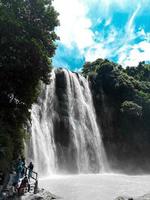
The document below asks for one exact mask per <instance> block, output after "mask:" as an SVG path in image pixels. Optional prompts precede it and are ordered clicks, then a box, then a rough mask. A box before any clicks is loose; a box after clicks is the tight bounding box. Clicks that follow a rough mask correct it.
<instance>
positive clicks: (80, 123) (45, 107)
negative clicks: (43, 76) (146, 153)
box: [26, 69, 150, 200]
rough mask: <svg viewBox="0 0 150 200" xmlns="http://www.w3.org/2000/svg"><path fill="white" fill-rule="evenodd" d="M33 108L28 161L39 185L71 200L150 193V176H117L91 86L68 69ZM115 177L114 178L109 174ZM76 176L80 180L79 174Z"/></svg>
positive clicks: (44, 88) (53, 78)
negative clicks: (114, 172)
mask: <svg viewBox="0 0 150 200" xmlns="http://www.w3.org/2000/svg"><path fill="white" fill-rule="evenodd" d="M41 87H42V91H41V94H40V96H39V98H38V103H37V104H34V105H33V108H32V113H31V114H32V115H31V118H32V127H31V137H30V141H29V143H28V144H27V148H26V157H27V162H30V161H33V163H34V170H35V171H37V172H38V173H39V176H40V177H42V178H40V181H39V186H40V187H41V188H45V189H47V190H49V191H50V192H52V193H53V194H56V195H58V196H60V197H62V198H63V199H65V200H88V199H94V200H99V199H101V200H112V199H115V198H116V197H117V196H120V195H125V196H128V195H129V196H132V197H134V196H140V195H143V194H145V193H148V192H149V184H150V176H127V175H121V174H120V175H119V174H111V173H110V172H112V171H111V169H110V167H109V162H108V161H107V157H106V154H105V149H104V147H103V143H102V139H101V131H100V127H99V126H98V124H97V121H96V114H95V109H94V106H93V101H92V95H91V91H90V87H89V83H88V81H87V80H86V79H85V78H84V77H82V76H81V75H79V74H77V73H73V72H70V71H68V70H65V69H57V70H55V71H53V72H52V75H51V81H50V85H42V86H41ZM108 172H109V174H108ZM73 174H74V175H73Z"/></svg>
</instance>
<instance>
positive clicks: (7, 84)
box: [0, 0, 59, 157]
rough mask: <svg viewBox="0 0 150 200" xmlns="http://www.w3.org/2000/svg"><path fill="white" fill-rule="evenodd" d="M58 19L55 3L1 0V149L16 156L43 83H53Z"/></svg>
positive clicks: (33, 0)
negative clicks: (51, 73) (51, 75)
mask: <svg viewBox="0 0 150 200" xmlns="http://www.w3.org/2000/svg"><path fill="white" fill-rule="evenodd" d="M57 16H58V13H57V12H56V11H55V10H54V8H53V6H52V2H51V0H0V137H1V140H0V141H1V144H0V148H1V149H7V150H6V151H8V149H11V152H13V153H14V152H15V153H14V154H16V151H17V152H19V151H20V150H21V149H22V144H21V140H22V135H23V131H21V130H22V126H23V124H24V123H26V121H27V119H29V118H30V112H29V109H30V108H31V105H32V104H33V102H34V101H35V100H36V98H37V94H38V84H39V81H43V82H44V83H48V82H49V73H50V70H51V68H52V64H51V63H52V62H51V58H52V56H53V55H54V53H55V49H56V45H55V40H56V39H58V37H57V35H56V34H55V30H54V29H55V27H56V26H57V25H58V24H59V22H58V19H57ZM6 138H7V139H8V138H9V139H8V141H9V142H8V143H7V140H6ZM3 141H5V142H3ZM4 143H5V144H4ZM6 143H7V144H6ZM10 143H11V144H10ZM14 143H16V144H18V146H17V148H16V149H15V145H12V144H14ZM19 145H20V146H19ZM10 146H12V147H11V148H9V147H10ZM3 147H4V148H3ZM5 147H6V148H5ZM7 147H8V148H7ZM0 152H1V150H0ZM3 154H4V152H3ZM9 154H10V156H9V157H13V155H11V153H10V152H9Z"/></svg>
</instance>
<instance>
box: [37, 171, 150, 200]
mask: <svg viewBox="0 0 150 200" xmlns="http://www.w3.org/2000/svg"><path fill="white" fill-rule="evenodd" d="M39 186H40V187H41V188H45V189H47V190H48V191H50V192H51V193H53V194H55V195H57V196H60V197H62V199H64V200H114V199H115V198H116V197H118V196H130V197H137V196H142V195H144V194H146V193H149V192H150V176H149V175H143V176H127V175H117V174H88V175H68V176H51V177H48V178H43V179H40V181H39Z"/></svg>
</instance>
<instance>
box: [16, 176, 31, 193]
mask: <svg viewBox="0 0 150 200" xmlns="http://www.w3.org/2000/svg"><path fill="white" fill-rule="evenodd" d="M26 189H28V191H29V181H28V178H27V176H25V177H24V179H22V181H21V184H20V187H19V188H18V194H19V195H21V194H24V193H25V190H26Z"/></svg>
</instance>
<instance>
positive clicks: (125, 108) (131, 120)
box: [82, 59, 150, 158]
mask: <svg viewBox="0 0 150 200" xmlns="http://www.w3.org/2000/svg"><path fill="white" fill-rule="evenodd" d="M82 72H83V75H84V76H86V77H88V76H89V75H90V74H92V73H94V76H93V77H91V78H90V81H91V83H92V84H91V87H92V90H93V94H94V101H95V106H96V111H97V115H98V116H100V123H101V126H102V129H103V132H104V135H103V138H104V140H105V142H108V148H109V144H110V142H112V143H116V144H118V143H120V141H124V143H123V144H122V146H124V149H126V146H128V151H130V152H132V151H133V154H134V152H135V151H134V150H135V149H138V151H140V152H142V148H144V149H145V154H146V153H148V152H149V153H150V151H149V150H148V149H149V142H148V141H150V136H149V133H150V126H149V119H150V65H149V64H145V63H144V62H141V63H139V65H138V66H137V67H127V68H126V69H124V68H122V66H120V65H117V64H116V63H113V62H110V61H108V60H102V59H98V60H96V61H94V62H93V63H88V64H85V65H84V66H83V71H82ZM107 129H108V131H107ZM113 134H114V135H113ZM112 135H113V136H112ZM141 141H142V142H141ZM129 144H130V145H131V147H129V146H130V145H129ZM144 145H145V146H144ZM146 145H147V146H146ZM129 149H130V150H129ZM118 151H122V150H121V149H119V150H118ZM122 153H124V152H122ZM120 158H121V157H120Z"/></svg>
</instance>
